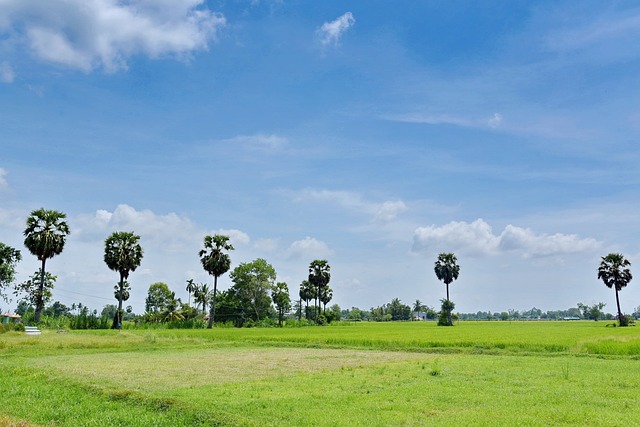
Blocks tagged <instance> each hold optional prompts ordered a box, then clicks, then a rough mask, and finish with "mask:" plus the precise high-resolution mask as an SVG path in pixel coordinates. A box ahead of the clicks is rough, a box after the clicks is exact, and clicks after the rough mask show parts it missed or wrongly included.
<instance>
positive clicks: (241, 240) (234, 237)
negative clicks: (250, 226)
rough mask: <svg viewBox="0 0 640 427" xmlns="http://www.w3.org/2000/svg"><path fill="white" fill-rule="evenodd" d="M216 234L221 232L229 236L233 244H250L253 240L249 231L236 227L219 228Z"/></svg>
mask: <svg viewBox="0 0 640 427" xmlns="http://www.w3.org/2000/svg"><path fill="white" fill-rule="evenodd" d="M215 234H221V235H223V236H227V237H229V242H231V244H232V245H233V246H237V245H248V244H249V243H250V242H251V238H250V237H249V235H248V234H247V233H245V232H244V231H240V230H236V229H230V230H224V229H219V230H218V231H217V232H216V233H215Z"/></svg>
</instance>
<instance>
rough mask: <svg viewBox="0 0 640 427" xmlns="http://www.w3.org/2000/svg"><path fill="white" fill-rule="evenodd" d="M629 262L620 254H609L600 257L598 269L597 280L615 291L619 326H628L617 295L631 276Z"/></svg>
mask: <svg viewBox="0 0 640 427" xmlns="http://www.w3.org/2000/svg"><path fill="white" fill-rule="evenodd" d="M629 266H631V262H629V260H628V259H626V258H625V257H624V256H623V255H622V254H619V253H610V254H609V255H607V256H604V257H602V261H601V262H600V267H598V279H601V280H602V281H603V282H604V284H605V285H606V286H607V287H608V288H614V289H615V290H616V306H617V307H618V322H619V324H620V326H628V322H627V320H626V318H625V317H624V316H623V314H622V310H621V309H620V297H619V296H618V293H619V292H620V291H621V290H622V288H624V287H626V286H627V285H628V284H629V282H630V281H631V279H632V278H633V276H632V275H631V270H629Z"/></svg>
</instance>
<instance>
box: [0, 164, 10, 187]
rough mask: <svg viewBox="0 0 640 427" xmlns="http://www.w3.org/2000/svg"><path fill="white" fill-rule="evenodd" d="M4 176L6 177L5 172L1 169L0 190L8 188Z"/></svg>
mask: <svg viewBox="0 0 640 427" xmlns="http://www.w3.org/2000/svg"><path fill="white" fill-rule="evenodd" d="M6 175H7V171H6V170H4V169H3V168H0V190H6V189H7V188H9V183H8V182H7V179H6V178H5V176H6Z"/></svg>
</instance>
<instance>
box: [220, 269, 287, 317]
mask: <svg viewBox="0 0 640 427" xmlns="http://www.w3.org/2000/svg"><path fill="white" fill-rule="evenodd" d="M230 277H231V280H232V281H233V286H232V287H231V289H230V290H231V293H232V295H233V298H234V299H235V300H236V301H237V302H238V304H237V305H238V307H240V308H241V309H242V315H243V316H244V317H247V318H249V319H251V320H253V321H255V322H259V321H260V320H261V319H264V318H265V317H266V316H267V314H268V313H269V308H270V307H271V296H269V292H270V291H271V289H272V288H273V286H274V283H275V280H276V270H275V269H274V268H273V267H272V266H271V264H269V263H267V261H265V260H264V259H262V258H258V259H256V260H254V261H252V262H249V263H242V264H240V265H239V266H237V267H236V268H235V269H234V270H233V271H232V272H231V274H230Z"/></svg>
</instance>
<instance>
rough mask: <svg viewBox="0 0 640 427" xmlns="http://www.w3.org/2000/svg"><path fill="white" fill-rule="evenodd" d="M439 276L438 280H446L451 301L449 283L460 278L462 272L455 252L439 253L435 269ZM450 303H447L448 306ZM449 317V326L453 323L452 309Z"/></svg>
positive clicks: (448, 314) (448, 313)
mask: <svg viewBox="0 0 640 427" xmlns="http://www.w3.org/2000/svg"><path fill="white" fill-rule="evenodd" d="M433 270H434V271H435V273H436V276H437V277H438V280H441V281H443V282H444V284H445V285H446V286H447V301H449V302H450V301H451V300H450V299H449V284H451V283H452V282H453V281H454V280H456V279H457V278H458V275H459V274H460V266H459V265H458V258H456V256H455V255H454V254H453V253H441V254H440V255H438V260H437V261H436V264H435V267H434V269H433ZM444 306H445V304H443V307H444ZM448 306H449V304H448V303H447V307H448ZM447 318H448V321H449V326H451V325H453V321H452V319H451V310H448V312H447Z"/></svg>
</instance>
